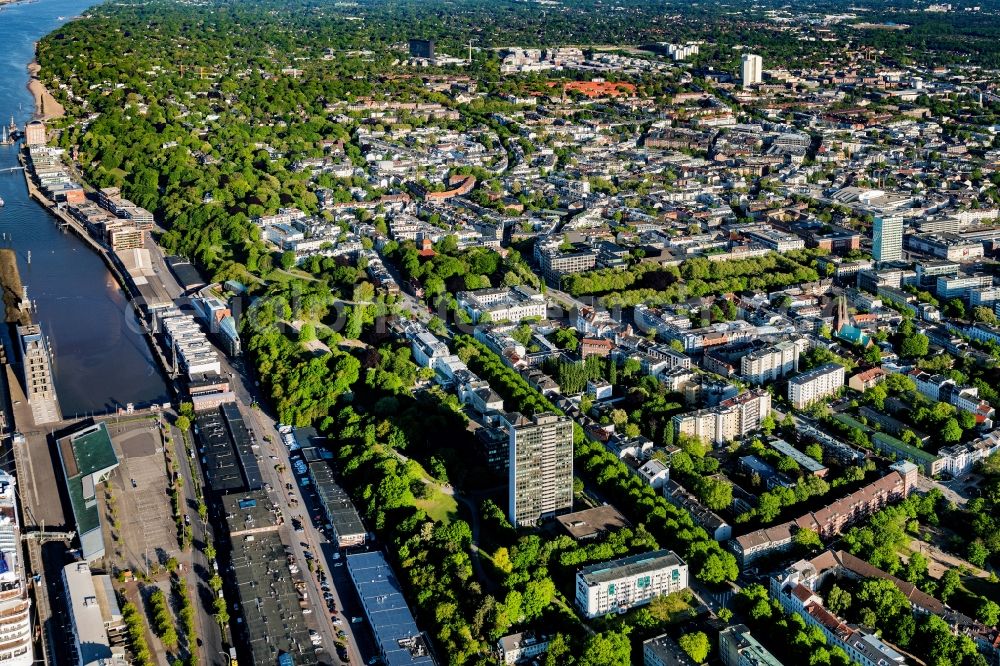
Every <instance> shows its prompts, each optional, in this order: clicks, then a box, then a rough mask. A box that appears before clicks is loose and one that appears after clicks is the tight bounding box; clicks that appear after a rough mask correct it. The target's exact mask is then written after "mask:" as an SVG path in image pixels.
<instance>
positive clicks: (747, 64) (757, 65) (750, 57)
mask: <svg viewBox="0 0 1000 666" xmlns="http://www.w3.org/2000/svg"><path fill="white" fill-rule="evenodd" d="M741 67H742V70H741V71H742V74H743V87H744V88H747V87H749V86H753V85H757V84H759V83H761V82H762V81H763V80H764V79H763V75H764V59H763V58H761V57H760V56H759V55H754V54H753V53H745V54H743V58H742V61H741Z"/></svg>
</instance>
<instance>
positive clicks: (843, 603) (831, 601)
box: [826, 583, 851, 617]
mask: <svg viewBox="0 0 1000 666" xmlns="http://www.w3.org/2000/svg"><path fill="white" fill-rule="evenodd" d="M826 607H827V608H829V609H830V612H831V613H833V614H835V615H838V616H840V617H844V616H845V615H846V614H847V611H848V610H849V609H850V607H851V593H850V592H848V591H847V590H845V589H843V588H842V587H840V586H839V585H837V584H836V583H834V585H833V587H831V588H830V591H829V592H828V593H827V595H826Z"/></svg>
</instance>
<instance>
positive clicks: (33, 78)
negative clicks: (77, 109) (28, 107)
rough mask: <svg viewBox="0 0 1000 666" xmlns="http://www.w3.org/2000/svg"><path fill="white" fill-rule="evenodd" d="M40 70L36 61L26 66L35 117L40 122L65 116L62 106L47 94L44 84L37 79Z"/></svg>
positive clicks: (50, 94)
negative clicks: (39, 119) (33, 100)
mask: <svg viewBox="0 0 1000 666" xmlns="http://www.w3.org/2000/svg"><path fill="white" fill-rule="evenodd" d="M41 70H42V66H41V65H39V64H38V61H36V60H33V61H31V63H30V64H29V65H28V76H29V77H30V78H29V79H28V91H29V92H31V96H32V97H34V98H35V115H36V116H37V117H38V118H41V119H42V120H51V119H53V118H61V117H62V116H63V115H65V113H66V110H65V109H63V105H62V104H60V103H59V102H58V101H57V100H56V98H55V97H53V96H52V93H50V92H49V90H48V88H46V87H45V84H43V83H42V81H41V79H39V78H38V73H39V72H40V71H41Z"/></svg>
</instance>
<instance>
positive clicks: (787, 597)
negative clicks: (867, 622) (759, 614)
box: [772, 581, 907, 666]
mask: <svg viewBox="0 0 1000 666" xmlns="http://www.w3.org/2000/svg"><path fill="white" fill-rule="evenodd" d="M772 594H773V590H772ZM775 599H777V600H778V602H779V603H780V604H781V606H782V607H783V608H784V609H785V610H786V611H788V612H789V613H795V614H796V615H798V616H800V617H801V618H802V619H803V620H805V621H806V624H807V625H810V626H813V627H818V628H819V629H820V631H822V632H823V635H825V636H826V639H827V641H828V644H829V645H835V646H838V647H840V648H841V649H843V650H844V651H845V652H847V655H848V656H849V657H850V658H851V662H852V663H858V664H860V665H861V666H905V664H906V663H907V661H906V658H905V657H904V656H903V655H902V654H900V653H899V652H898V651H897V650H896V649H895V648H894V647H893V646H891V645H889V644H888V643H886V642H885V641H883V640H881V639H880V638H879V637H878V636H876V635H875V634H874V633H872V632H871V631H868V630H867V629H864V628H862V627H859V626H857V625H853V624H847V623H846V622H844V620H842V619H840V618H839V617H837V616H836V615H834V614H833V613H831V612H830V611H829V610H827V609H826V608H825V607H824V606H823V600H822V599H821V598H820V597H819V595H817V594H815V593H814V592H812V591H811V590H810V589H809V588H807V587H806V586H804V585H802V584H801V583H795V582H791V581H790V582H788V583H787V584H785V585H783V586H782V587H781V588H780V590H779V591H778V594H777V595H776V596H775Z"/></svg>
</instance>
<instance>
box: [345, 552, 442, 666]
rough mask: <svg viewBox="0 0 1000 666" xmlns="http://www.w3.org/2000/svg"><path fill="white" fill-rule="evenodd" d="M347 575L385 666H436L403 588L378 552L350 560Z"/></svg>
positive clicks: (351, 556) (363, 554) (360, 555)
mask: <svg viewBox="0 0 1000 666" xmlns="http://www.w3.org/2000/svg"><path fill="white" fill-rule="evenodd" d="M347 571H348V573H349V574H350V576H351V580H352V581H353V582H354V587H355V588H356V589H357V591H358V596H359V597H360V598H361V607H362V608H363V609H364V612H365V617H367V618H368V623H369V624H370V625H371V628H372V633H373V634H374V635H375V643H376V644H377V645H378V648H379V655H380V656H381V658H382V662H383V663H384V664H385V665H386V666H433V664H434V660H433V659H432V658H431V656H430V650H429V649H428V643H427V637H426V636H425V635H424V633H423V632H422V631H420V629H418V628H417V622H416V620H414V619H413V614H412V613H411V612H410V608H409V606H407V605H406V599H405V598H403V591H402V586H401V585H400V584H399V580H398V579H397V578H396V574H395V573H394V572H393V570H392V567H390V566H389V563H388V562H386V560H385V556H383V555H382V553H381V552H379V551H372V552H368V553H356V554H354V555H348V556H347Z"/></svg>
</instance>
